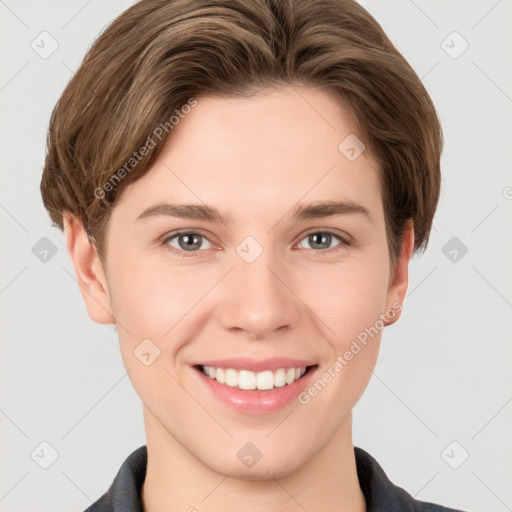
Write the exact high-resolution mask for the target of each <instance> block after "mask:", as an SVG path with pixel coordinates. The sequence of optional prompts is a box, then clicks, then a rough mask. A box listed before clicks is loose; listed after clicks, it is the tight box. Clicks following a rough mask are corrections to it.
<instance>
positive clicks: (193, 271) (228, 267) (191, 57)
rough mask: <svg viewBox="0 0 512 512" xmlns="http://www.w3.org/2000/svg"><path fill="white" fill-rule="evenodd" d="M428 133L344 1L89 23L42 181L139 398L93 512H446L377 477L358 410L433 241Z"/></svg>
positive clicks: (178, 7)
mask: <svg viewBox="0 0 512 512" xmlns="http://www.w3.org/2000/svg"><path fill="white" fill-rule="evenodd" d="M441 149H442V135H441V128H440V125H439V121H438V118H437V115H436V112H435V109H434V106H433V105H432V102H431V100H430V98H429V96H428V94H427V92H426V91H425V89H424V87H423V85H422V84H421V81H420V80H419V78H418V77H417V75H416V74H415V73H414V71H413V70H412V69H411V67H410V66H409V65H408V64H407V62H406V61H405V60H404V58H403V57H402V56H401V55H400V54H399V53H398V51H397V50H396V49H395V48H394V46H393V45H392V44H391V42H390V41H389V39H388V38H387V37H386V35H385V34H384V33H383V31H382V29H381V28H380V26H379V25H378V23H377V22H376V21H375V20H374V19H373V18H372V17H371V16H370V15H369V14H368V13H367V12H366V11H365V10H364V9H363V8H362V7H361V6H359V5H358V4H357V3H356V2H353V1H347V0H293V1H285V0H251V1H246V0H229V1H221V0H142V1H140V2H138V3H136V4H134V5H133V6H132V7H130V8H129V9H128V10H126V11H125V12H124V13H123V14H122V15H121V16H119V17H118V18H117V19H116V20H115V21H113V22H112V23H111V24H110V25H109V26H108V27H107V28H106V30H105V31H104V32H103V33H102V34H101V35H100V37H99V38H98V39H97V40H96V41H95V43H94V44H93V46H92V47H91V49H90V50H89V52H88V53H87V55H86V57H85V59H84V61H83V63H82V65H81V66H80V68H79V69H78V71H77V72H76V74H75V75H74V77H73V78H72V80H71V81H70V83H69V84H68V86H67V88H66V89H65V91H64V93H63V94H62V97H61V98H60V100H59V102H58V104H57V106H56V108H55V109H54V112H53V114H52V118H51V122H50V129H49V135H48V152H47V158H46V162H45V168H44V172H43V177H42V182H41V192H42V196H43V201H44V204H45V207H46V208H47V210H48V212H49V214H50V216H51V218H52V220H53V222H54V223H55V224H56V225H57V226H58V227H59V228H60V229H62V230H63V231H64V232H65V236H66V241H67V248H68V251H69V254H70V257H71V259H72V262H73V265H74V268H75V271H76V276H77V279H78V281H79V284H80V291H81V293H82V296H83V299H84V302H85V305H86V307H87V312H88V314H89V316H90V317H91V319H92V320H94V321H95V322H98V323H102V324H109V323H115V325H116V328H117V332H118V336H119V342H120V349H121V354H122V357H123V361H124V364H125V366H126V368H127V370H128V372H129V376H130V380H131V382H132V384H133V386H134V388H135V390H136V392H137V394H138V396H139V397H140V398H141V400H142V403H143V411H144V424H145V430H146V438H147V444H146V445H144V446H142V447H140V448H138V449H137V450H135V451H134V452H133V453H132V454H131V455H130V456H129V457H128V458H127V459H126V461H125V462H124V464H123V465H122V467H121V469H120V471H119V473H118V474H117V476H116V477H115V480H114V482H113V484H112V486H111V487H110V489H109V490H108V491H107V492H106V493H105V494H104V495H103V496H101V497H100V498H99V499H98V501H97V502H96V503H94V504H93V505H92V506H91V507H89V508H88V509H87V510H88V511H89V512H93V511H94V512H99V511H116V512H120V511H124V510H131V511H142V510H144V511H147V512H160V511H163V510H183V511H187V510H188V511H193V510H199V511H201V510H209V511H220V510H222V511H226V510H238V509H239V508H240V507H243V508H244V510H246V511H247V512H250V511H254V510H266V511H274V510H279V511H281V512H283V511H296V510H308V511H317V510H337V511H340V512H341V511H346V512H348V511H350V512H363V511H367V512H370V511H377V510H379V511H380V510H386V511H391V510H403V511H406V510H408V511H409V510H410V511H413V510H414V511H431V512H433V511H449V510H454V509H448V508H446V507H442V506H440V505H436V504H432V503H426V502H420V501H418V500H415V499H414V498H413V497H412V496H411V495H410V494H409V493H407V492H406V491H405V490H403V489H401V488H400V487H398V486H396V485H394V484H393V483H392V482H391V481H390V480H389V479H388V478H387V476H386V475H385V473H384V471H383V469H382V468H381V467H380V465H379V464H378V463H377V461H376V460H375V459H374V458H373V457H372V456H371V455H370V454H369V453H367V452H366V451H364V450H363V449H362V448H359V447H354V446H353V443H352V416H351V411H352V408H353V407H354V405H355V404H356V403H357V401H358V400H359V398H360V397H361V395H362V394H363V392H364V390H365V388H366V386H367V385H368V382H369V379H370V377H371V370H372V369H373V367H374V366H375V364H376V360H377V356H378V351H379V343H380V337H381V333H382V329H383V328H384V327H385V326H387V325H390V324H392V323H394V322H396V320H397V319H398V318H399V316H400V312H401V309H402V303H403V300H404V296H405V293H406V289H407V285H408V263H409V260H410V258H411V256H412V254H413V253H414V252H415V251H417V250H421V249H425V248H426V246H427V243H428V238H429V232H430V229H431V226H432V219H433V216H434V213H435V210H436V206H437V202H438V197H439V190H440V154H441ZM206 496H207V498H206V499H205V497H206Z"/></svg>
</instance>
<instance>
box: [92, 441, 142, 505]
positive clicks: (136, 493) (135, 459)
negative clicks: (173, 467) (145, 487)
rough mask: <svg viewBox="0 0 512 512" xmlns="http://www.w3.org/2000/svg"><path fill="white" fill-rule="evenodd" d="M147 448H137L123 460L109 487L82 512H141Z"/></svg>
mask: <svg viewBox="0 0 512 512" xmlns="http://www.w3.org/2000/svg"><path fill="white" fill-rule="evenodd" d="M146 467H147V448H146V445H144V446H141V447H139V448H137V449H136V450H135V451H133V452H132V453H131V454H130V455H129V456H128V458H127V459H126V460H125V461H124V462H123V464H122V466H121V468H120V469H119V471H118V473H117V475H116V477H115V478H114V481H113V482H112V484H111V486H110V487H109V489H108V490H107V491H106V492H105V493H104V494H103V495H102V496H101V497H100V498H99V499H98V500H97V501H95V502H94V503H93V504H92V505H90V506H89V507H88V508H87V509H86V510H85V511H84V512H118V511H125V510H130V512H143V510H142V502H141V498H140V493H141V489H142V484H143V483H144V480H145V478H146Z"/></svg>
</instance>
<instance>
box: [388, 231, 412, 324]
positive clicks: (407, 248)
mask: <svg viewBox="0 0 512 512" xmlns="http://www.w3.org/2000/svg"><path fill="white" fill-rule="evenodd" d="M413 252H414V225H413V224H412V222H409V223H408V225H407V227H406V229H405V231H404V234H403V236H402V247H401V249H400V254H399V255H398V259H397V262H396V264H395V268H394V272H393V273H392V275H391V277H390V282H389V287H388V293H387V297H386V311H391V310H393V311H395V315H394V316H393V318H392V319H391V320H388V321H387V322H386V325H391V324H393V323H395V322H396V321H397V320H398V319H399V318H400V314H401V312H402V307H401V305H402V304H403V302H404V298H405V293H406V292H407V286H408V284H409V260H410V259H411V258H412V255H413ZM397 303H398V304H400V308H397V307H396V304H397ZM393 305H395V307H393Z"/></svg>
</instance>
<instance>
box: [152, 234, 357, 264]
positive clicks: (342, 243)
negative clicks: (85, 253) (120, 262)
mask: <svg viewBox="0 0 512 512" xmlns="http://www.w3.org/2000/svg"><path fill="white" fill-rule="evenodd" d="M313 234H322V235H331V236H333V237H334V238H336V239H337V240H339V242H340V243H339V244H338V245H336V246H334V247H331V248H330V249H321V250H315V249H309V250H310V251H314V252H316V253H318V254H319V255H320V256H324V255H325V254H326V253H331V252H332V251H335V250H336V249H342V248H344V247H349V246H350V245H352V241H351V240H349V239H348V238H347V237H344V236H342V235H341V234H340V233H338V232H337V231H333V230H330V229H324V230H319V229H316V230H312V231H308V232H307V233H305V234H304V236H303V237H302V238H301V239H300V240H299V242H298V243H300V242H302V241H303V240H304V239H305V238H307V237H308V236H309V235H313ZM180 235H199V236H200V237H202V238H205V239H206V240H208V241H209V242H210V240H209V239H208V237H207V236H206V235H203V234H202V233H201V232H199V231H176V232H173V233H171V234H170V235H169V236H166V237H165V239H164V240H163V241H162V244H163V245H165V246H166V248H167V249H169V250H170V251H171V252H172V253H174V254H177V255H178V256H180V257H182V258H190V257H194V256H196V253H200V252H203V250H198V251H190V253H189V254H187V253H186V251H183V250H180V249H176V248H175V247H171V246H170V245H169V242H170V241H171V240H172V239H174V238H176V237H178V236H180ZM210 243H211V242H210Z"/></svg>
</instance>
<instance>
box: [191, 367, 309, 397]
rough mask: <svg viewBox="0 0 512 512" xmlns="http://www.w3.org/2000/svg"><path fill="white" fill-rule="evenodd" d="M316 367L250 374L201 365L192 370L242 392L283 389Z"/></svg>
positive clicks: (246, 371) (250, 372) (248, 372)
mask: <svg viewBox="0 0 512 512" xmlns="http://www.w3.org/2000/svg"><path fill="white" fill-rule="evenodd" d="M317 367H318V365H317V364H315V365H312V366H302V367H289V368H278V369H276V370H264V371H261V372H252V371H250V370H239V369H235V368H218V367H214V366H205V365H201V364H198V365H195V366H194V368H196V369H197V370H199V371H200V372H202V373H203V374H204V375H206V376H207V377H209V378H211V379H213V380H216V381H217V382H218V383H220V384H225V385H227V386H230V387H232V388H236V389H241V390H244V391H253V390H259V391H268V390H270V389H274V388H280V387H285V386H288V385H290V384H293V383H294V382H296V381H298V380H300V379H301V378H302V377H304V375H306V374H308V373H310V372H311V371H314V370H315V369H316V368H317Z"/></svg>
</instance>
